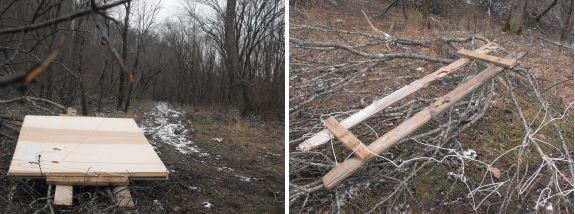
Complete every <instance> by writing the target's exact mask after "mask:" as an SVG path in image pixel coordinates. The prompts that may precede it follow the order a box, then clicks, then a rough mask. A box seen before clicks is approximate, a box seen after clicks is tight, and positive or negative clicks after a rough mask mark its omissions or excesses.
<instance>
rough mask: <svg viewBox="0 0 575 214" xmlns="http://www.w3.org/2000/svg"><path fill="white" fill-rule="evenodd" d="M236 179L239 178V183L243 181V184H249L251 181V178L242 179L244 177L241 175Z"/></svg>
mask: <svg viewBox="0 0 575 214" xmlns="http://www.w3.org/2000/svg"><path fill="white" fill-rule="evenodd" d="M238 177H239V178H240V181H243V182H250V180H251V178H248V177H244V176H241V175H240V176H238Z"/></svg>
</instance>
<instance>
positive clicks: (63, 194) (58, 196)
mask: <svg viewBox="0 0 575 214" xmlns="http://www.w3.org/2000/svg"><path fill="white" fill-rule="evenodd" d="M72 190H73V187H72V186H69V185H56V192H55V193H54V205H65V206H71V205H72V193H73V192H72Z"/></svg>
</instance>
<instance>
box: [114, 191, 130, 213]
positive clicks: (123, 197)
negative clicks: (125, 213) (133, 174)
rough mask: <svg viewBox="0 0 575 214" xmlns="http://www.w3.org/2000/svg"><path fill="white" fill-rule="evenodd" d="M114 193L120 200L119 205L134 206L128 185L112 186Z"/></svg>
mask: <svg viewBox="0 0 575 214" xmlns="http://www.w3.org/2000/svg"><path fill="white" fill-rule="evenodd" d="M114 194H116V199H117V200H118V201H119V202H120V205H119V206H120V207H128V208H130V207H134V200H133V199H132V196H131V195H130V190H129V189H128V186H118V187H116V188H114Z"/></svg>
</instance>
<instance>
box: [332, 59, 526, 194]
mask: <svg viewBox="0 0 575 214" xmlns="http://www.w3.org/2000/svg"><path fill="white" fill-rule="evenodd" d="M526 54H527V52H524V51H516V52H514V53H513V54H511V55H509V56H507V57H505V59H508V60H514V61H515V60H519V59H520V58H521V57H523V56H525V55H526ZM503 69H504V68H503V67H500V66H496V65H494V66H491V67H489V68H487V69H485V70H484V71H482V72H481V73H479V74H477V75H476V76H475V77H473V78H471V79H470V80H469V81H467V82H465V83H463V84H462V85H460V86H458V87H457V88H455V89H454V90H453V91H451V92H449V93H448V94H447V95H445V96H443V97H441V98H440V99H439V100H437V101H436V102H435V105H436V107H435V108H436V111H437V113H438V114H440V113H441V112H443V111H445V110H446V109H448V108H449V107H450V106H452V105H453V104H455V103H456V102H457V101H459V100H460V99H461V98H463V97H464V96H465V95H467V94H468V93H470V92H472V91H473V90H475V89H476V88H477V87H479V86H480V85H482V84H483V83H484V82H485V81H487V80H489V79H491V78H493V77H494V76H495V75H497V74H499V72H501V71H503ZM447 99H449V102H444V101H445V100H447ZM429 110H430V109H429V107H427V108H425V109H423V110H422V111H421V112H419V113H417V114H416V115H414V116H413V117H410V118H409V119H407V120H406V121H404V122H403V123H401V124H399V125H398V126H397V127H395V128H394V129H392V130H391V131H389V132H387V133H385V135H383V136H381V137H380V138H378V139H377V140H375V141H374V142H373V143H371V144H370V145H369V146H368V147H367V148H368V149H369V150H370V151H372V152H373V153H375V154H380V153H382V152H384V151H385V150H386V149H387V148H389V147H391V146H392V145H393V144H395V143H396V142H397V141H399V140H401V139H403V138H404V137H405V136H407V135H408V134H410V133H411V132H413V131H415V130H416V129H418V128H419V127H420V126H422V125H423V124H425V123H426V122H427V121H429V120H430V119H431V114H430V111H429ZM372 157H374V156H372ZM371 159H372V158H370V159H369V160H371ZM369 160H368V161H369ZM368 161H365V162H364V161H362V160H360V159H359V158H350V159H348V160H346V161H345V162H343V163H342V164H340V165H337V166H336V167H334V168H333V169H332V170H331V171H329V173H327V174H326V175H325V176H324V177H323V178H322V181H323V185H324V186H325V187H326V188H328V189H329V188H332V187H333V186H335V185H336V184H338V183H339V182H340V181H342V180H343V179H345V178H347V177H348V176H350V175H351V174H353V173H354V172H355V171H357V170H358V169H359V168H360V167H361V166H363V165H364V164H366V163H367V162H368Z"/></svg>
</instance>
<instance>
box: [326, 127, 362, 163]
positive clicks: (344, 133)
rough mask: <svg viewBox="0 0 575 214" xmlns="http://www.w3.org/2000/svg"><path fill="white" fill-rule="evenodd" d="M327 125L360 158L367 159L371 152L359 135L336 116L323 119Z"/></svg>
mask: <svg viewBox="0 0 575 214" xmlns="http://www.w3.org/2000/svg"><path fill="white" fill-rule="evenodd" d="M323 123H324V124H325V126H326V127H327V128H328V129H329V130H330V131H331V133H333V134H334V135H335V137H337V139H338V140H339V141H341V143H342V144H343V145H344V146H345V147H347V148H348V149H349V150H351V151H353V152H354V153H355V155H356V156H357V157H359V159H361V160H364V161H366V160H367V159H369V157H370V153H369V152H368V151H367V150H365V148H367V146H365V145H364V144H363V143H361V141H359V139H357V137H355V136H354V135H353V134H352V133H351V132H349V131H348V130H347V129H346V128H345V127H343V126H342V125H341V124H340V123H339V122H338V121H337V120H336V119H335V118H334V117H329V118H327V119H326V120H324V121H323Z"/></svg>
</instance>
